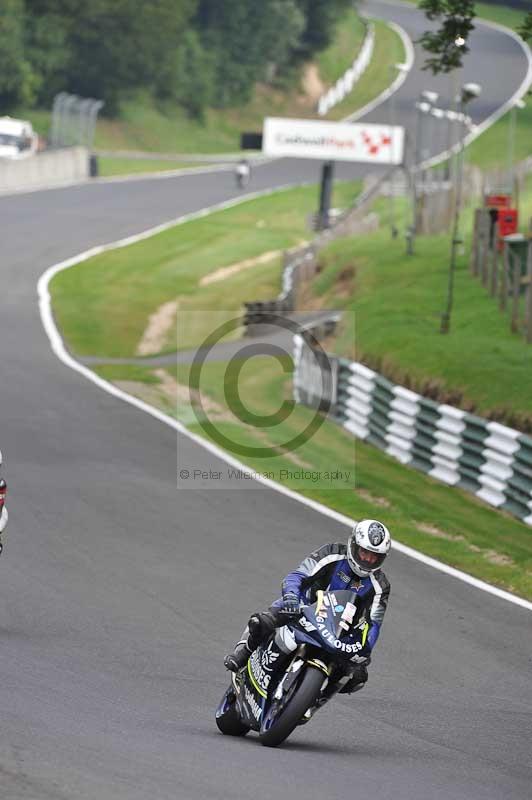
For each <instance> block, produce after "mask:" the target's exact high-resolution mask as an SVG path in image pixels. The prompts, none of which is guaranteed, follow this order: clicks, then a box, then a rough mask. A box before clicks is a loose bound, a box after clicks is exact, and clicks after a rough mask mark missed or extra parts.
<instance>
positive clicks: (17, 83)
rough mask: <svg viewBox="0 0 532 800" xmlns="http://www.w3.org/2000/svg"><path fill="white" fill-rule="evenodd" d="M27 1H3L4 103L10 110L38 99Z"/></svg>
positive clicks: (0, 78)
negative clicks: (26, 37) (27, 35)
mask: <svg viewBox="0 0 532 800" xmlns="http://www.w3.org/2000/svg"><path fill="white" fill-rule="evenodd" d="M25 22H26V15H25V8H24V0H2V4H1V5H0V102H1V104H2V106H3V107H5V108H7V109H9V108H11V107H13V106H14V105H17V104H24V105H26V104H31V103H32V102H33V100H34V97H35V84H36V80H35V74H34V72H33V70H32V68H31V64H30V62H29V59H28V56H27V52H26V47H25V42H24V31H25Z"/></svg>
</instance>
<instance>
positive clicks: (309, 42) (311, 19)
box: [298, 0, 353, 57]
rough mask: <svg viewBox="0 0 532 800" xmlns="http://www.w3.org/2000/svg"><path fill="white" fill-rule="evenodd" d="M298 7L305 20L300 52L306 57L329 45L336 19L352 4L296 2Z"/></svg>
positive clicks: (313, 0) (347, 0)
mask: <svg viewBox="0 0 532 800" xmlns="http://www.w3.org/2000/svg"><path fill="white" fill-rule="evenodd" d="M298 5H299V7H300V9H301V10H302V11H303V13H304V15H305V19H306V26H305V30H304V32H303V36H302V40H301V50H302V53H303V54H304V55H305V56H307V57H308V56H310V55H311V54H312V53H315V52H316V51H318V50H324V49H325V48H326V47H327V46H328V45H329V44H330V42H331V39H332V36H333V34H334V28H335V24H336V22H337V20H338V18H339V17H341V16H342V15H343V14H345V12H346V10H347V9H348V8H350V7H351V6H352V5H353V3H352V2H351V0H298Z"/></svg>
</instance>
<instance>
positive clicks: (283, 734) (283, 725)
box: [259, 666, 325, 747]
mask: <svg viewBox="0 0 532 800" xmlns="http://www.w3.org/2000/svg"><path fill="white" fill-rule="evenodd" d="M324 680H325V677H324V675H323V672H321V670H319V669H316V667H310V666H308V667H307V668H306V671H305V674H304V675H303V679H302V681H301V683H300V684H299V686H298V688H297V689H296V691H295V692H294V694H293V695H292V697H290V698H288V699H287V704H286V707H285V708H283V709H281V710H280V712H279V713H278V715H276V716H275V717H274V718H273V720H272V719H271V717H270V716H269V715H266V718H265V720H264V722H263V724H262V727H261V731H260V733H259V739H260V741H261V744H263V745H264V746H265V747H277V745H279V744H281V743H282V742H284V740H285V739H287V738H288V736H290V734H291V733H292V731H293V730H294V728H296V726H297V725H298V724H299V722H300V721H301V718H302V716H303V714H304V713H305V711H307V710H308V709H309V708H311V706H313V705H314V703H315V702H316V700H317V699H318V697H319V696H320V693H321V687H322V686H323V681H324Z"/></svg>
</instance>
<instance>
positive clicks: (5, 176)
mask: <svg viewBox="0 0 532 800" xmlns="http://www.w3.org/2000/svg"><path fill="white" fill-rule="evenodd" d="M88 177H89V154H88V150H87V148H85V147H64V148H61V149H58V150H43V151H42V152H40V153H37V154H36V155H34V156H31V157H30V158H24V159H22V160H20V161H18V160H10V159H0V193H1V194H7V193H9V192H17V191H24V190H25V189H37V188H43V187H48V186H50V187H53V186H61V185H63V184H68V183H77V182H79V181H83V180H86V179H88Z"/></svg>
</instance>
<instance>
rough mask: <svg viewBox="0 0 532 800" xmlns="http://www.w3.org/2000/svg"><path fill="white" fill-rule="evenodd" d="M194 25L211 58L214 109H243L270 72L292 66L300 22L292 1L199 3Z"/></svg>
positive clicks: (302, 20)
mask: <svg viewBox="0 0 532 800" xmlns="http://www.w3.org/2000/svg"><path fill="white" fill-rule="evenodd" d="M196 24H197V27H198V30H199V33H200V36H201V39H202V41H203V43H204V46H205V48H206V50H208V51H209V52H211V53H212V54H213V58H214V63H215V70H214V88H213V97H212V101H213V105H214V106H215V107H217V108H226V107H229V106H234V105H238V104H242V103H246V102H247V101H248V100H249V99H250V97H251V93H252V90H253V86H254V84H255V82H256V81H258V80H262V79H265V78H266V77H268V67H270V66H273V67H274V68H275V66H278V65H284V64H286V63H287V62H288V61H289V60H290V55H291V53H292V50H293V49H294V47H296V46H297V45H298V43H299V38H300V36H301V34H302V32H303V29H304V18H303V15H302V13H301V12H300V10H299V9H298V7H297V5H296V4H295V2H293V0H262V2H261V3H260V4H259V3H256V2H255V0H225V2H224V3H219V2H218V0H199V5H198V12H197V15H196ZM271 71H272V70H271V69H270V72H271Z"/></svg>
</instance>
